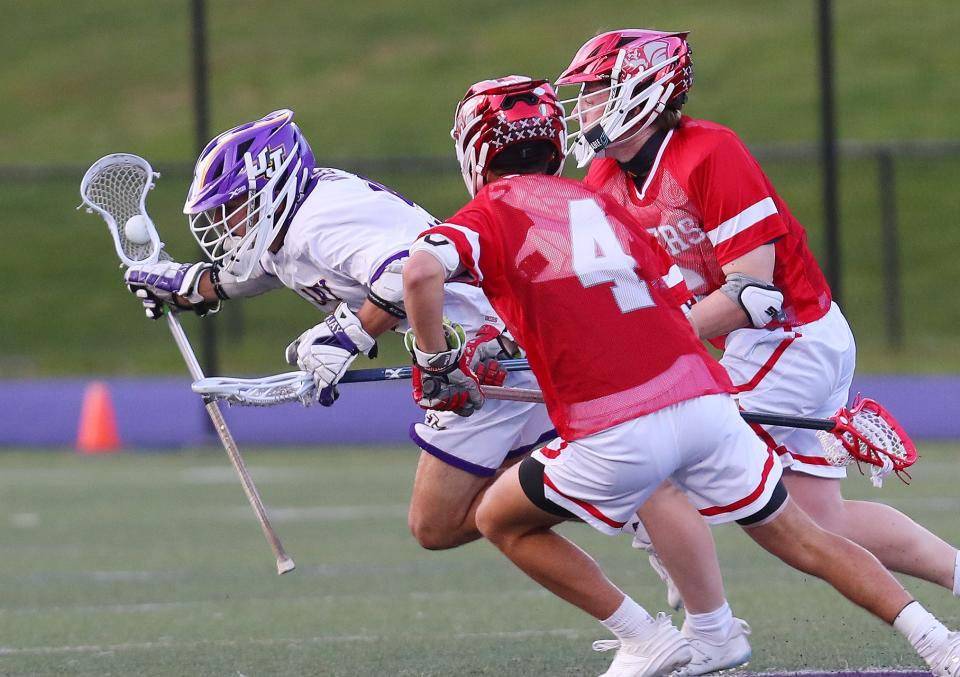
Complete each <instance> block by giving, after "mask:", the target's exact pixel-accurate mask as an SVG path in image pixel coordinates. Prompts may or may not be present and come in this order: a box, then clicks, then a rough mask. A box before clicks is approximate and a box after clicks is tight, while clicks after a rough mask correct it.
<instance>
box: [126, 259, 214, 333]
mask: <svg viewBox="0 0 960 677" xmlns="http://www.w3.org/2000/svg"><path fill="white" fill-rule="evenodd" d="M212 268H213V266H212V265H210V264H209V263H177V262H176V261H158V262H157V263H148V264H142V265H135V266H130V267H129V268H127V272H126V273H124V275H123V279H124V281H125V282H126V283H127V289H129V290H130V292H131V293H132V294H133V295H134V296H136V297H137V298H138V299H140V302H141V303H142V304H143V308H144V311H145V313H146V315H147V317H149V318H150V319H151V320H156V319H157V318H159V317H161V316H162V315H163V304H165V303H167V304H170V305H173V306H177V307H178V308H179V307H184V306H180V304H179V303H177V301H176V299H175V297H176V296H179V297H181V298H183V299H184V300H186V301H187V302H188V303H190V307H191V308H192V309H193V310H194V311H195V312H196V313H197V315H200V316H203V315H206V314H207V313H215V312H217V311H218V310H220V301H215V302H210V301H207V300H206V299H204V298H203V296H202V295H201V294H200V293H199V291H198V290H197V287H198V285H199V284H200V276H201V275H202V274H203V273H204V271H207V270H211V269H212Z"/></svg>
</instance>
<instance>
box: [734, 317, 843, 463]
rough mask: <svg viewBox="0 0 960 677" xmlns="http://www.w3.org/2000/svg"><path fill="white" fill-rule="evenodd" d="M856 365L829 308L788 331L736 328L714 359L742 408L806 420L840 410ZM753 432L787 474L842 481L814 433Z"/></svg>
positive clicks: (839, 320)
mask: <svg viewBox="0 0 960 677" xmlns="http://www.w3.org/2000/svg"><path fill="white" fill-rule="evenodd" d="M856 362H857V347H856V343H855V342H854V339H853V333H852V332H851V331H850V325H849V324H847V320H846V318H845V317H844V316H843V313H841V312H840V308H839V307H837V304H835V303H834V304H833V305H832V306H831V308H830V310H829V311H828V312H827V314H826V315H824V316H823V317H821V318H820V319H819V320H816V321H815V322H810V323H809V324H805V325H802V326H799V327H795V328H794V329H793V331H788V330H783V329H775V330H773V331H768V330H765V329H738V330H737V331H735V332H732V333H731V334H730V335H729V336H728V337H727V343H726V350H725V352H724V353H723V357H722V358H721V360H720V364H722V365H723V366H724V368H725V369H726V370H727V373H728V374H729V375H730V380H731V381H733V383H734V385H735V386H736V387H737V390H738V391H739V392H738V393H737V395H736V398H737V400H738V401H739V402H740V407H741V408H742V409H744V410H746V411H763V412H771V413H776V414H788V415H790V416H806V417H812V418H829V417H830V416H833V415H834V414H835V413H837V409H839V408H840V407H843V406H846V404H847V398H848V396H849V394H850V384H851V383H852V381H853V372H854V369H855V368H856ZM753 429H754V430H755V431H756V432H757V434H758V435H759V436H760V438H761V439H762V440H763V441H764V442H765V443H766V444H767V446H769V447H770V448H771V449H773V451H775V452H776V453H777V454H778V455H779V456H780V460H781V462H782V463H783V465H784V466H785V467H789V468H790V470H793V471H796V472H802V473H806V474H808V475H815V476H817V477H832V478H841V477H846V475H847V470H846V468H843V467H837V466H833V465H830V464H829V463H828V462H827V460H826V459H825V458H824V452H823V448H822V447H821V446H820V443H819V442H818V441H817V435H816V431H815V430H801V429H798V428H783V427H778V426H759V425H754V426H753Z"/></svg>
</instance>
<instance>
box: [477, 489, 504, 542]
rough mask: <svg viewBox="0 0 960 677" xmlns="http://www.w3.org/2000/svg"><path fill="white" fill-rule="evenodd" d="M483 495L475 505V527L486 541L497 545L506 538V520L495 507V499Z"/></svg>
mask: <svg viewBox="0 0 960 677" xmlns="http://www.w3.org/2000/svg"><path fill="white" fill-rule="evenodd" d="M488 498H489V496H484V498H483V500H482V501H480V505H479V506H478V507H477V513H476V520H477V529H478V530H479V531H480V533H481V534H482V535H483V537H484V538H486V539H487V540H488V541H490V542H491V543H493V544H494V545H496V546H498V547H499V545H500V544H501V543H502V542H503V541H504V539H505V538H507V530H506V526H507V523H506V521H505V520H504V519H503V518H502V517H503V516H502V515H501V514H500V511H499V510H498V509H497V504H496V502H495V501H491V500H487V499H488Z"/></svg>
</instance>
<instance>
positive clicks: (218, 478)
mask: <svg viewBox="0 0 960 677" xmlns="http://www.w3.org/2000/svg"><path fill="white" fill-rule="evenodd" d="M247 470H249V471H250V476H251V477H253V478H254V479H255V480H257V481H258V482H261V481H262V482H302V481H304V474H303V470H302V469H298V468H278V467H274V466H266V465H263V466H257V465H254V466H248V467H247ZM179 477H180V481H182V482H185V483H187V484H233V483H234V482H236V481H237V471H236V470H234V469H233V467H232V466H230V465H210V466H200V467H197V468H186V469H184V470H181V471H180V473H179ZM307 479H308V480H309V481H312V478H307Z"/></svg>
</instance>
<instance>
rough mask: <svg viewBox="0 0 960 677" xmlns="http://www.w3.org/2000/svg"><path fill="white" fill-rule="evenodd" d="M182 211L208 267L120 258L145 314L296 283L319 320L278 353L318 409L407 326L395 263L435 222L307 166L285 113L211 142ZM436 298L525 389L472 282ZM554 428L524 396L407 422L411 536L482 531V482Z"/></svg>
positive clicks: (398, 200)
mask: <svg viewBox="0 0 960 677" xmlns="http://www.w3.org/2000/svg"><path fill="white" fill-rule="evenodd" d="M184 212H185V213H186V214H187V216H188V218H189V221H190V227H191V230H192V232H193V234H194V236H195V238H196V239H197V242H198V243H199V244H200V246H201V247H202V248H203V250H204V252H205V253H206V254H207V256H208V258H209V260H210V262H209V263H206V262H204V263H193V264H180V263H176V262H171V261H165V262H160V263H157V264H154V265H143V266H132V267H130V268H129V269H128V271H127V273H126V282H127V284H128V285H129V287H130V290H131V291H132V292H134V293H135V294H137V296H138V297H139V298H140V299H141V301H142V302H143V304H144V306H145V308H146V311H147V314H148V316H150V317H153V318H156V317H158V316H159V315H160V314H162V312H163V307H164V305H163V304H165V303H166V304H176V305H179V306H182V307H191V306H193V307H195V308H197V309H199V310H201V311H206V310H209V309H210V307H212V306H217V305H219V303H220V302H221V301H222V300H226V299H230V298H236V297H246V296H253V295H256V294H261V293H264V292H269V291H271V290H274V289H284V288H286V289H290V290H292V291H294V292H296V293H297V294H298V295H300V296H301V297H303V298H304V299H305V300H306V301H308V302H309V303H310V304H311V305H312V306H314V307H315V308H317V309H318V310H320V311H322V312H324V313H327V316H326V318H325V320H324V321H323V322H320V323H319V324H317V325H316V326H314V327H312V328H310V329H308V330H307V331H305V332H304V333H303V334H301V335H300V336H299V337H298V338H297V339H296V340H294V341H293V342H292V343H291V344H290V345H289V346H288V347H287V350H286V354H285V357H286V358H287V360H288V361H289V362H290V363H291V364H297V365H299V366H300V367H301V368H302V369H304V370H306V371H309V372H311V373H313V375H314V379H315V381H316V384H317V398H318V401H319V402H320V404H321V405H324V406H330V405H332V404H333V403H334V402H335V401H336V399H337V397H338V396H339V394H338V391H337V382H338V381H339V380H340V378H341V377H342V376H343V374H344V373H345V372H346V370H347V368H348V367H349V366H350V364H351V363H352V362H353V361H354V360H355V359H356V357H357V356H358V355H359V354H360V353H363V354H365V355H368V356H371V357H372V356H373V355H374V354H375V352H376V338H377V337H378V336H379V335H380V334H382V333H383V332H385V331H387V330H389V329H391V328H395V329H398V330H400V331H402V330H404V329H405V328H406V324H405V320H404V312H403V304H402V298H403V291H402V289H401V276H400V270H401V268H402V265H403V262H404V260H405V259H406V257H407V249H408V248H409V246H410V244H411V243H412V242H413V241H414V240H415V239H416V237H417V235H418V234H419V233H420V232H421V231H422V230H423V229H424V228H427V227H428V226H430V225H432V224H434V223H436V222H437V220H436V219H435V218H433V217H432V216H431V215H430V214H428V213H427V212H426V211H424V210H423V209H421V208H420V207H419V206H417V205H416V204H414V203H412V202H410V201H409V200H407V199H406V198H404V197H403V196H401V195H398V194H397V193H395V192H394V191H392V190H390V189H389V188H387V187H385V186H383V185H381V184H379V183H377V182H375V181H372V180H369V179H366V178H364V177H362V176H357V175H355V174H351V173H349V172H345V171H341V170H339V169H332V168H321V167H316V166H315V163H314V156H313V153H312V151H311V149H310V145H309V144H308V143H307V140H306V139H305V138H304V136H303V134H302V133H301V131H300V129H299V127H298V126H297V124H296V123H295V122H294V121H293V112H292V111H289V110H279V111H275V112H273V113H270V114H269V115H267V116H265V117H263V118H261V119H260V120H255V121H253V122H249V123H246V124H243V125H240V126H239V127H236V128H234V129H230V130H228V131H226V132H224V133H222V134H220V135H218V136H217V137H216V138H214V139H213V140H212V141H211V142H210V143H209V144H208V145H207V147H206V149H204V151H203V153H202V154H201V155H200V158H199V159H198V160H197V165H196V169H195V172H194V179H193V183H192V185H191V187H190V191H189V194H188V196H187V201H186V205H185V206H184ZM444 302H445V311H446V312H447V313H448V315H449V316H450V317H451V318H452V319H453V320H455V321H456V322H458V323H459V324H460V325H462V326H463V327H464V329H465V330H466V332H467V336H468V338H469V339H470V343H471V351H474V357H475V359H476V360H477V361H478V365H482V366H478V368H481V371H482V370H483V368H484V367H487V366H489V367H490V371H489V373H487V374H486V377H487V378H488V379H489V381H490V382H491V383H503V382H504V379H505V380H506V383H507V384H510V385H514V386H520V387H523V386H524V385H527V386H534V385H535V381H534V379H533V377H532V375H530V373H529V372H515V373H511V374H509V375H506V374H505V372H503V371H500V370H498V369H497V364H496V360H495V359H490V358H495V357H497V356H501V357H502V356H504V355H506V354H507V352H508V351H512V350H514V349H515V348H514V347H512V345H511V342H510V341H509V339H508V337H505V336H503V335H502V323H501V322H500V320H499V319H498V318H497V317H496V315H495V313H494V312H493V310H492V308H490V305H489V303H488V302H487V300H486V299H485V298H484V297H483V293H482V292H481V291H480V290H479V289H477V288H476V287H473V286H470V285H465V284H461V285H450V286H448V287H447V289H446V294H445V297H444ZM553 435H554V431H553V425H552V424H551V422H550V419H549V417H548V416H547V413H546V409H545V408H544V406H543V405H541V404H532V403H525V402H501V403H498V404H497V406H493V407H489V408H485V409H484V411H483V412H477V414H476V415H474V416H472V417H470V418H464V417H461V416H457V415H456V414H453V413H451V412H447V411H431V412H428V413H427V414H426V416H425V419H424V422H422V423H414V424H412V425H411V426H410V436H411V438H412V439H413V441H414V442H415V443H416V444H417V445H418V446H419V447H420V449H421V454H420V460H419V463H418V466H417V472H416V476H415V478H414V487H413V496H412V498H411V502H410V514H409V525H410V529H411V532H412V533H413V535H414V537H415V538H416V539H417V541H418V543H420V545H421V546H423V547H425V548H428V549H434V550H437V549H444V548H452V547H455V546H458V545H461V544H463V543H467V542H469V541H472V540H475V539H478V538H480V533H479V531H477V528H476V524H475V522H474V511H475V509H476V506H477V505H478V504H479V496H480V494H481V492H482V491H483V489H484V488H485V487H486V486H487V485H489V484H490V482H491V481H492V478H493V477H494V475H495V474H496V472H497V471H498V469H499V468H500V467H501V466H502V465H503V464H504V463H511V462H513V460H514V459H516V458H519V457H520V456H522V455H524V454H525V453H527V452H529V451H530V449H531V448H532V447H534V446H536V445H537V444H539V443H542V442H544V441H546V439H549V438H552V437H553Z"/></svg>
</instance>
